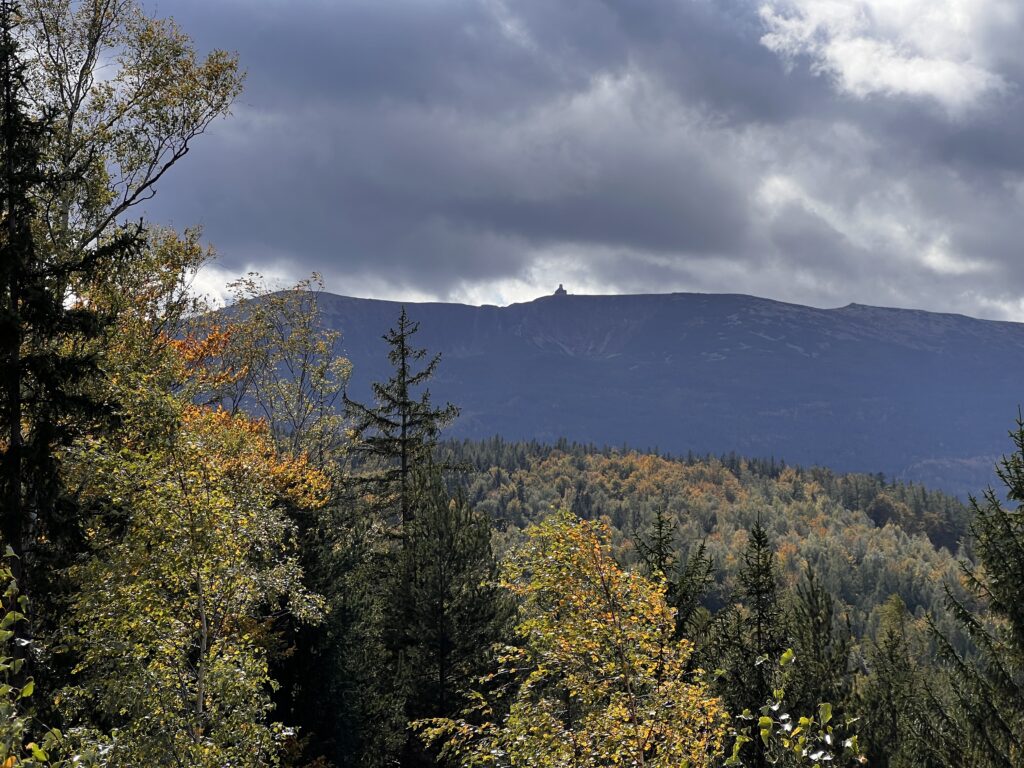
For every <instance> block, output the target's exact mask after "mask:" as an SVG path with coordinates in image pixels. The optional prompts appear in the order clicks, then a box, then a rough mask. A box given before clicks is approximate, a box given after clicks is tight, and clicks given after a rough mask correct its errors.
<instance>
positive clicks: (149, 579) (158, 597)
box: [64, 410, 318, 766]
mask: <svg viewBox="0 0 1024 768" xmlns="http://www.w3.org/2000/svg"><path fill="white" fill-rule="evenodd" d="M133 448H134V450H133ZM78 462H79V464H78V471H79V472H80V473H81V479H82V482H83V485H84V488H85V492H86V493H87V494H88V495H90V496H96V497H102V498H105V499H107V500H108V501H109V503H111V504H113V505H115V506H117V507H122V508H127V509H130V510H131V511H132V514H131V516H130V517H129V519H128V521H127V525H126V526H121V525H118V526H116V527H114V528H111V527H109V526H102V525H100V524H99V523H100V521H97V523H98V524H97V527H96V528H95V529H94V530H93V531H92V533H91V536H90V539H91V544H92V546H93V548H94V551H95V552H96V553H97V556H96V557H94V558H92V559H91V560H90V561H88V562H87V563H86V564H84V565H83V566H80V567H77V568H75V569H74V576H75V577H76V581H77V584H78V586H79V591H78V594H77V596H76V598H75V601H74V603H73V613H72V617H71V620H72V626H73V627H74V629H75V634H74V636H73V637H71V638H69V641H70V643H71V645H72V648H73V649H74V650H75V651H76V652H77V653H78V654H79V658H80V661H79V664H78V666H77V668H76V670H75V671H76V684H75V685H74V686H72V687H70V688H69V689H68V690H66V691H65V693H64V698H65V699H66V700H67V704H66V706H67V707H69V708H70V712H71V714H73V715H78V716H81V715H82V714H83V713H84V714H88V712H89V711H90V710H92V709H95V710H97V711H98V713H100V715H101V716H102V720H101V721H100V722H107V723H110V724H111V726H112V727H111V729H110V732H109V737H108V738H109V741H110V746H111V752H110V756H109V761H110V762H109V764H110V765H128V766H130V765H146V764H161V763H163V762H166V761H168V760H171V759H173V760H175V761H177V762H180V763H183V764H186V765H195V766H205V765H208V766H215V765H216V766H219V765H223V764H224V763H225V762H230V763H231V764H233V765H239V766H244V765H249V766H263V765H272V764H275V763H276V756H277V751H278V749H279V747H278V742H279V740H280V737H281V735H282V732H283V731H282V727H281V726H279V725H268V724H266V723H265V720H266V717H267V715H268V713H269V711H270V702H269V699H268V697H267V690H268V686H269V685H270V684H271V680H270V678H269V676H268V647H269V644H270V642H271V638H272V635H271V632H272V624H271V623H270V622H271V620H272V619H273V618H274V617H275V616H276V615H278V614H279V613H281V612H282V611H285V610H287V611H290V612H292V613H295V614H297V615H298V616H299V617H301V618H306V619H315V618H316V617H317V614H318V606H317V602H316V601H315V600H314V599H313V598H311V596H310V595H308V594H307V593H306V591H305V590H304V588H303V587H302V585H301V580H300V579H301V571H300V569H299V567H298V565H297V563H296V561H295V557H294V554H292V553H290V552H289V551H288V542H289V540H290V538H291V536H290V531H289V525H288V523H287V521H286V520H285V518H284V517H283V516H282V515H281V513H280V511H279V510H277V509H276V508H275V499H276V498H278V497H279V496H282V495H285V494H291V495H293V496H294V497H296V498H299V497H302V498H306V499H308V500H309V501H307V503H315V502H314V501H313V499H315V495H316V493H317V492H318V491H317V488H316V487H315V486H311V485H310V484H311V483H316V479H315V478H310V479H307V478H306V476H305V475H304V470H303V468H302V467H301V466H294V465H292V464H289V463H288V462H287V461H284V462H282V461H281V460H279V459H278V458H276V456H275V454H274V451H273V447H272V443H271V441H270V438H269V436H268V435H267V434H266V433H265V432H264V431H262V428H261V427H258V426H256V425H252V424H251V423H250V422H248V421H246V420H245V419H241V418H239V417H230V416H229V415H227V414H226V413H224V412H204V411H201V410H191V411H186V413H185V414H184V418H183V423H182V425H181V428H180V430H179V432H178V433H177V434H176V436H175V438H174V440H173V441H172V442H171V443H170V444H169V445H166V446H160V447H150V446H141V447H139V448H135V447H134V446H131V445H127V446H125V445H120V446H114V445H111V444H108V443H104V442H93V443H90V444H88V445H86V446H83V449H82V451H81V455H80V456H79V457H78Z"/></svg>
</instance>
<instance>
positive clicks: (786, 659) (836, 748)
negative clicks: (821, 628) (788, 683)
mask: <svg viewBox="0 0 1024 768" xmlns="http://www.w3.org/2000/svg"><path fill="white" fill-rule="evenodd" d="M778 666H779V667H781V668H783V669H784V670H787V672H788V674H789V675H790V676H792V673H793V670H794V668H796V667H798V666H799V661H798V660H797V657H796V655H795V654H794V652H793V651H792V649H789V650H787V651H786V652H785V653H783V654H782V656H781V657H780V658H779V661H778ZM786 698H787V697H786V691H785V690H784V689H782V688H778V689H776V690H774V691H772V693H771V694H770V696H769V697H768V699H767V700H766V701H765V703H764V704H763V705H762V706H761V707H760V709H759V710H758V711H759V714H758V715H754V714H752V713H751V712H750V710H746V711H744V712H743V713H742V714H741V715H740V716H739V717H737V721H738V723H739V725H738V726H737V727H736V728H735V729H734V731H733V748H732V753H731V754H730V755H729V757H728V758H727V759H726V760H725V765H727V766H731V765H735V766H742V765H752V764H762V765H770V766H785V768H804V767H806V768H823V766H836V767H837V768H839V767H840V766H850V767H851V768H852V767H853V766H856V765H860V764H862V763H863V756H862V754H861V752H860V747H859V742H858V737H857V736H856V734H854V732H853V728H852V726H853V724H854V722H855V721H853V720H846V721H842V722H840V721H838V720H837V719H836V718H835V715H834V712H833V707H832V704H830V703H828V702H821V703H819V704H818V705H817V706H815V707H813V708H811V709H807V710H796V713H797V714H792V713H791V712H790V711H788V710H787V708H786V706H785V700H786ZM799 712H806V713H807V714H799ZM752 744H759V745H760V751H758V752H757V753H756V754H757V760H758V762H756V763H745V762H744V761H743V759H742V757H741V755H742V753H743V751H744V749H745V748H749V746H750V745H752Z"/></svg>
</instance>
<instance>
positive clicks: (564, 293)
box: [552, 283, 569, 296]
mask: <svg viewBox="0 0 1024 768" xmlns="http://www.w3.org/2000/svg"><path fill="white" fill-rule="evenodd" d="M552 295H554V296H568V295H569V292H568V291H567V290H565V288H563V287H562V284H561V283H559V284H558V290H556V291H555V292H554V294H552Z"/></svg>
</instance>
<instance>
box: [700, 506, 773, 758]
mask: <svg viewBox="0 0 1024 768" xmlns="http://www.w3.org/2000/svg"><path fill="white" fill-rule="evenodd" d="M739 582H740V588H739V590H738V593H737V594H736V596H735V603H734V604H733V605H732V606H730V607H729V608H727V609H726V610H725V611H723V613H722V614H720V615H719V616H718V617H717V618H716V626H715V630H714V633H713V635H712V637H711V638H710V639H709V644H708V646H707V648H706V649H705V651H704V660H705V661H706V662H707V664H708V666H709V667H710V668H712V669H713V668H715V667H716V666H717V667H718V668H719V669H720V670H721V674H720V675H719V677H718V682H717V688H718V692H719V694H720V695H721V696H722V698H723V699H724V701H725V703H726V706H727V708H728V710H729V711H730V712H732V713H734V714H736V715H743V714H746V716H750V715H751V714H752V713H756V712H758V711H759V710H760V708H761V707H762V706H763V705H764V704H765V702H767V701H768V700H769V699H770V698H771V696H772V693H773V691H774V690H775V688H776V687H777V686H778V684H779V682H780V679H779V672H778V670H779V658H780V657H781V656H782V653H783V651H784V650H785V649H786V645H785V641H786V636H785V631H784V626H783V620H782V607H781V605H780V599H779V598H780V595H779V574H778V569H777V567H776V564H775V552H774V550H773V549H772V546H771V543H770V541H769V539H768V532H767V531H766V530H765V529H764V526H763V525H761V521H760V520H758V521H757V522H756V523H755V524H754V527H753V528H752V529H751V530H750V535H749V538H748V540H747V546H746V549H745V550H744V552H743V567H742V568H741V569H740V573H739ZM755 719H756V717H755ZM744 753H745V758H746V759H747V760H748V761H749V762H748V763H744V764H749V765H751V766H755V768H766V766H767V765H768V761H767V755H766V751H765V745H764V743H763V742H762V741H761V740H760V739H754V740H752V741H751V742H750V743H748V744H747V745H746V747H745V749H744Z"/></svg>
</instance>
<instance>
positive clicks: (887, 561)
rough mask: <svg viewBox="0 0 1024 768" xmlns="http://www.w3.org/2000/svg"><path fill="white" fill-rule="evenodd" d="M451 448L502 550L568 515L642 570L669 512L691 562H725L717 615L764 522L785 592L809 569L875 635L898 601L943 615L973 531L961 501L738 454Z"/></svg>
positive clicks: (713, 601) (714, 590)
mask: <svg viewBox="0 0 1024 768" xmlns="http://www.w3.org/2000/svg"><path fill="white" fill-rule="evenodd" d="M444 448H446V449H448V450H450V451H451V452H452V457H453V461H454V462H456V463H460V464H465V465H468V466H471V467H473V470H474V471H473V472H471V473H470V474H469V477H468V483H467V490H466V497H467V500H468V501H469V502H470V503H471V504H473V506H474V507H476V508H477V509H478V510H481V511H483V512H486V513H487V514H488V516H489V517H491V519H492V520H494V521H495V523H496V524H497V526H498V530H499V531H500V533H499V534H498V536H499V541H500V542H501V543H502V546H503V547H509V546H512V545H513V542H516V541H518V540H519V539H520V538H521V533H522V531H523V530H525V529H526V528H528V527H529V526H530V525H531V524H533V523H536V522H537V521H539V520H542V519H544V517H545V516H546V515H548V514H550V512H551V511H552V510H557V509H567V510H570V511H572V512H573V513H574V514H577V515H579V516H580V517H582V518H584V519H604V520H607V522H608V523H609V525H610V526H611V530H612V532H613V535H614V537H615V538H614V541H615V551H616V556H617V557H618V558H619V559H620V561H622V562H623V563H626V564H630V565H635V564H636V563H637V562H638V561H639V560H640V559H642V558H641V554H640V553H639V552H638V551H637V548H636V541H637V539H638V537H640V538H642V537H643V536H644V535H646V534H647V533H648V532H649V531H650V530H651V528H652V526H654V525H655V523H656V521H657V517H658V514H659V513H663V514H664V515H665V516H666V520H667V521H668V523H669V526H670V527H669V532H670V533H671V535H672V537H673V541H674V542H675V543H676V545H677V546H678V547H679V548H680V556H681V557H682V558H683V559H685V558H686V557H687V556H688V555H689V554H691V553H692V552H693V551H694V550H695V549H696V547H698V546H699V545H701V544H703V545H704V546H705V553H706V556H707V557H709V558H710V559H711V561H712V562H713V563H714V564H715V568H714V576H715V583H714V585H712V586H709V588H708V592H707V595H706V597H705V602H706V604H707V605H708V606H709V607H711V608H712V609H717V608H720V607H721V606H723V605H724V604H725V603H726V602H727V601H728V597H729V595H731V594H733V593H734V592H735V590H736V588H737V583H736V577H737V572H738V570H739V567H740V563H741V560H740V555H741V552H742V549H743V545H744V543H745V542H746V536H747V532H748V531H749V530H750V529H751V528H752V527H753V526H754V524H755V523H757V521H758V520H760V521H761V524H762V525H763V526H764V528H765V530H766V532H767V533H768V534H769V536H770V538H771V540H772V542H773V546H774V547H775V551H776V553H777V556H778V564H779V570H780V576H781V577H782V579H783V581H784V583H786V584H788V585H789V586H793V585H795V584H796V583H797V582H798V581H799V579H800V577H801V575H802V574H803V573H804V572H805V570H806V569H807V568H808V567H810V568H811V569H812V570H813V571H814V572H815V574H816V576H817V578H818V579H819V581H820V583H821V584H822V586H824V587H826V588H827V589H828V591H829V592H830V593H831V594H833V595H834V596H836V597H837V598H839V599H840V600H841V601H842V602H843V603H844V605H845V607H846V608H847V609H849V612H850V618H851V621H852V622H853V626H854V628H855V630H856V631H857V632H858V634H859V633H862V632H864V631H865V630H869V629H870V630H871V631H873V630H874V629H875V628H877V624H878V616H879V610H880V609H881V607H882V605H883V604H884V603H885V601H886V600H888V599H889V598H890V597H891V596H892V595H898V596H899V597H900V599H902V600H903V602H904V603H905V604H906V606H907V608H908V609H909V610H910V611H911V613H915V614H917V615H925V613H931V614H937V613H939V612H941V609H942V606H943V601H944V598H945V592H944V588H943V585H944V584H946V583H955V582H956V578H957V573H958V570H959V569H958V564H957V559H956V555H958V554H960V555H962V554H964V553H963V552H961V550H960V542H961V540H962V539H963V538H964V537H965V536H966V535H967V527H968V524H969V520H970V511H969V509H968V508H967V506H966V505H964V504H963V503H962V502H960V501H959V500H957V499H955V498H953V497H950V496H947V495H945V494H943V493H941V492H933V491H928V490H927V489H925V488H924V487H922V486H920V485H904V484H902V483H886V482H885V480H884V479H882V478H879V477H877V476H871V475H839V474H836V473H834V472H832V471H830V470H826V469H810V470H801V469H795V468H792V467H784V466H779V465H774V464H771V463H768V462H762V461H756V460H751V461H748V460H745V459H742V458H738V457H735V456H732V457H723V458H712V457H708V458H701V459H695V458H691V459H689V460H671V459H664V458H660V457H658V456H655V455H651V454H639V453H635V452H627V453H621V452H619V451H612V450H607V449H606V450H598V449H596V448H593V447H586V446H579V445H570V444H568V443H565V442H563V443H561V444H560V446H559V447H551V446H543V445H540V444H522V443H507V442H505V441H503V440H501V439H494V440H491V441H488V442H484V443H471V442H466V443H449V444H446V445H445V446H444Z"/></svg>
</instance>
